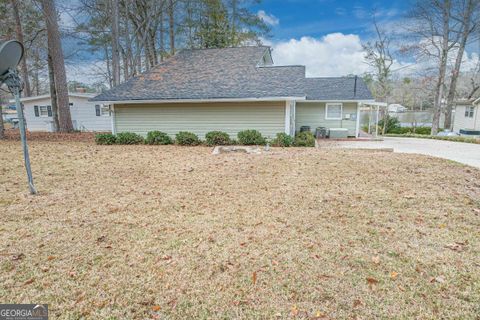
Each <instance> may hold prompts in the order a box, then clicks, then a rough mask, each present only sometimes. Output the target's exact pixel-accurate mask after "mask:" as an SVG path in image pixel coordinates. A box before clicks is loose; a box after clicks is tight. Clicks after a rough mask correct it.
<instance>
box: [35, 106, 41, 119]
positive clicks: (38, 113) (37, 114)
mask: <svg viewBox="0 0 480 320" xmlns="http://www.w3.org/2000/svg"><path fill="white" fill-rule="evenodd" d="M33 109H34V111H35V117H40V112H39V111H38V106H33Z"/></svg>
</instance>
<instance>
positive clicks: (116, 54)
mask: <svg viewBox="0 0 480 320" xmlns="http://www.w3.org/2000/svg"><path fill="white" fill-rule="evenodd" d="M111 9H112V36H111V38H112V74H113V85H114V86H117V85H119V84H120V45H119V36H120V35H119V29H120V27H119V22H118V19H119V7H118V0H112V1H111Z"/></svg>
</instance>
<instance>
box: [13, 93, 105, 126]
mask: <svg viewBox="0 0 480 320" xmlns="http://www.w3.org/2000/svg"><path fill="white" fill-rule="evenodd" d="M93 97H94V95H92V94H86V93H69V94H68V99H69V102H70V114H71V116H72V123H73V128H74V129H75V130H79V131H101V132H106V131H111V130H112V120H111V115H110V108H109V106H108V105H103V104H100V103H93V102H90V101H89V99H91V98H93ZM20 101H21V102H22V104H23V106H24V113H25V121H26V124H27V130H29V131H49V132H52V131H53V118H52V107H51V105H52V102H51V98H50V95H42V96H36V97H26V98H22V99H20Z"/></svg>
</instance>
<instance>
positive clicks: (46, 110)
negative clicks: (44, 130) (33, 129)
mask: <svg viewBox="0 0 480 320" xmlns="http://www.w3.org/2000/svg"><path fill="white" fill-rule="evenodd" d="M42 108H44V109H45V113H46V114H45V115H43V116H42ZM38 117H39V118H50V117H49V116H48V106H38Z"/></svg>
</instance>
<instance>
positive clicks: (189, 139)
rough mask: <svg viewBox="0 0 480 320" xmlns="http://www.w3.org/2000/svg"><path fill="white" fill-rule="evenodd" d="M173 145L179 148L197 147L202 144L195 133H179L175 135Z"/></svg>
mask: <svg viewBox="0 0 480 320" xmlns="http://www.w3.org/2000/svg"><path fill="white" fill-rule="evenodd" d="M175 143H176V144H178V145H181V146H198V145H199V144H200V143H202V142H201V141H200V139H199V138H198V136H197V135H196V134H195V133H192V132H187V131H180V132H179V133H177V134H176V135H175Z"/></svg>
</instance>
